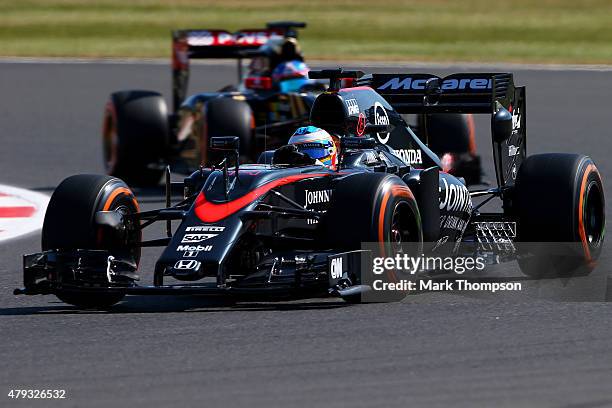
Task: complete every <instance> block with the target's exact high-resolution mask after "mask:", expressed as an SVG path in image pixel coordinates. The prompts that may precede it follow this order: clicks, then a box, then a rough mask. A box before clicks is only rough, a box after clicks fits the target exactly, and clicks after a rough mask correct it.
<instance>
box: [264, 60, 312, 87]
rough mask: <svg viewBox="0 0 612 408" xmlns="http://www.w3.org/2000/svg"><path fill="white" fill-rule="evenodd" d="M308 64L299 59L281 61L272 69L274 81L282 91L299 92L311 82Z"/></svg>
mask: <svg viewBox="0 0 612 408" xmlns="http://www.w3.org/2000/svg"><path fill="white" fill-rule="evenodd" d="M308 71H309V69H308V66H307V65H306V64H305V63H304V62H303V61H299V60H293V61H286V62H281V63H280V64H278V65H277V66H276V68H274V70H273V71H272V82H273V83H274V84H275V85H276V86H278V88H279V89H280V91H281V92H298V91H299V90H300V89H301V88H302V87H303V86H304V85H306V84H308V83H310V80H309V79H308Z"/></svg>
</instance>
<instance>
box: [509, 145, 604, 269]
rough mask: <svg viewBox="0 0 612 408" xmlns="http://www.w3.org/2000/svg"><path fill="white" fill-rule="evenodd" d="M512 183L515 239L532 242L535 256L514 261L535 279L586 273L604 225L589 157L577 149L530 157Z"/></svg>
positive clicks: (601, 195) (596, 254) (600, 194)
mask: <svg viewBox="0 0 612 408" xmlns="http://www.w3.org/2000/svg"><path fill="white" fill-rule="evenodd" d="M515 186H516V187H515V193H514V208H515V213H516V215H517V217H518V221H519V225H518V227H519V228H518V233H519V240H520V241H522V242H529V243H535V244H529V245H530V247H533V251H532V252H533V254H534V256H532V257H528V258H523V259H520V260H519V266H520V267H521V270H522V271H523V272H524V273H525V274H527V275H529V276H532V277H536V278H541V277H554V276H576V275H585V274H588V273H590V272H591V271H592V269H593V268H594V267H595V261H596V260H597V258H598V257H599V255H600V253H601V248H602V245H603V239H604V230H605V199H604V189H603V186H602V183H601V176H600V175H599V171H598V170H597V167H596V166H595V164H594V163H593V161H592V160H591V159H590V158H589V157H587V156H584V155H578V154H563V153H549V154H537V155H533V156H529V157H528V158H527V159H525V161H524V162H523V163H522V165H521V167H520V168H519V171H518V174H517V178H516V184H515ZM551 242H553V243H573V244H567V245H564V244H550V243H551ZM538 243H542V244H538Z"/></svg>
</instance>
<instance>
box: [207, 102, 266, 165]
mask: <svg viewBox="0 0 612 408" xmlns="http://www.w3.org/2000/svg"><path fill="white" fill-rule="evenodd" d="M203 118H204V121H203V126H204V129H203V132H202V134H203V135H204V140H203V143H202V144H203V146H204V148H206V149H208V145H209V142H210V138H211V137H216V136H238V138H239V139H240V161H241V162H246V163H252V162H254V161H256V160H257V156H256V151H255V143H254V138H255V129H254V120H253V112H252V110H251V107H250V106H249V104H248V103H246V102H245V101H239V100H236V99H232V98H214V99H211V100H209V101H208V102H206V105H204V114H203ZM207 156H208V160H207V161H208V162H211V163H212V164H216V163H215V162H216V161H219V160H220V159H222V157H221V156H219V155H218V154H216V153H214V152H208V155H207Z"/></svg>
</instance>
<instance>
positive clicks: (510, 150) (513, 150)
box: [508, 145, 520, 157]
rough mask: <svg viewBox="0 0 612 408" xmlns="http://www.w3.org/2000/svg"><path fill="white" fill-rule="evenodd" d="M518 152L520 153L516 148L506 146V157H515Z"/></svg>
mask: <svg viewBox="0 0 612 408" xmlns="http://www.w3.org/2000/svg"><path fill="white" fill-rule="evenodd" d="M519 152H520V149H519V147H518V146H515V145H508V156H510V157H512V156H517V155H518V154H519Z"/></svg>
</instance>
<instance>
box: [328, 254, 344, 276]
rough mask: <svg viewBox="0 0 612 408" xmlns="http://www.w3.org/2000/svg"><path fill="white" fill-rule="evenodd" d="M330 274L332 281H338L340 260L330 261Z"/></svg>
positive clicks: (340, 268)
mask: <svg viewBox="0 0 612 408" xmlns="http://www.w3.org/2000/svg"><path fill="white" fill-rule="evenodd" d="M330 272H331V277H332V279H340V278H341V277H342V258H334V259H332V260H331V270H330Z"/></svg>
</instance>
